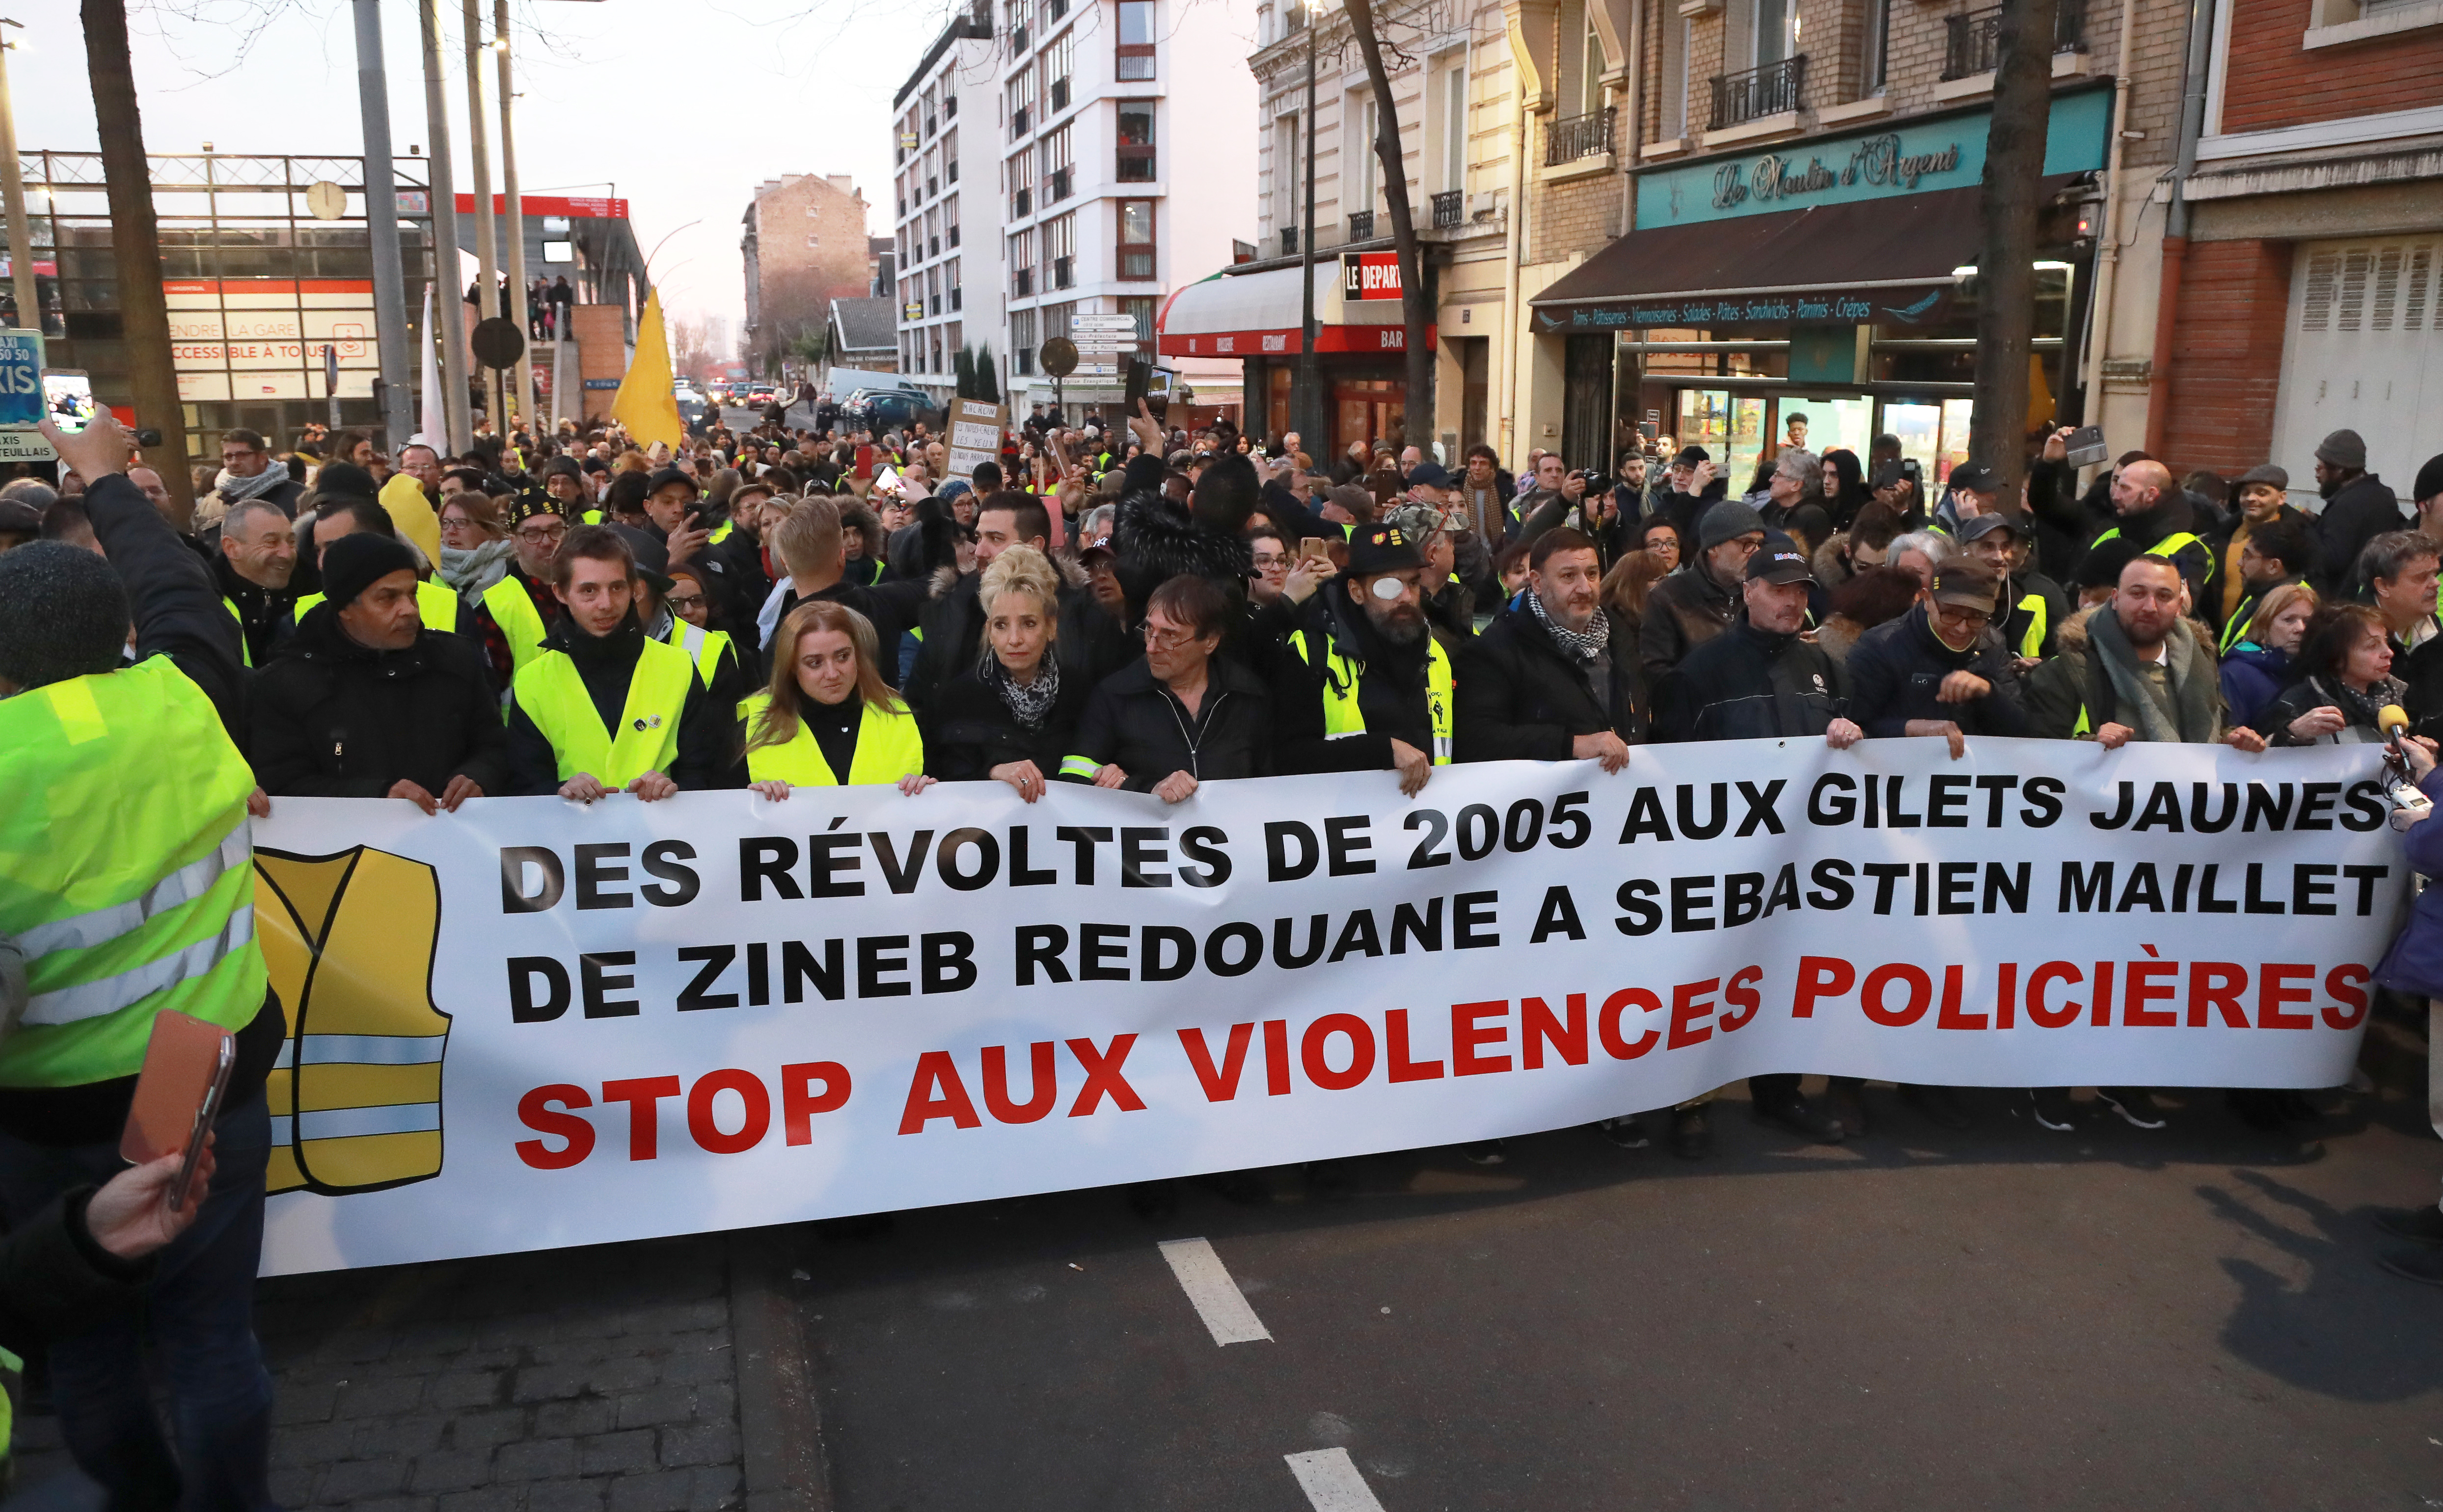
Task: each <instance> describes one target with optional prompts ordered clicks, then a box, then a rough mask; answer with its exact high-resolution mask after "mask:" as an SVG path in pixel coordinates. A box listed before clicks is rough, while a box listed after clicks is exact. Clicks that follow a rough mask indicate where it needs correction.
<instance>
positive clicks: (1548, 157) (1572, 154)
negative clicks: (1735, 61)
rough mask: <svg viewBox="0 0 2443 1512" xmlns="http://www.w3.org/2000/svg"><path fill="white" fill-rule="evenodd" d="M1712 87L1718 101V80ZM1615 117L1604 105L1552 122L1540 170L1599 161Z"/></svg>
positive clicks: (1616, 112)
mask: <svg viewBox="0 0 2443 1512" xmlns="http://www.w3.org/2000/svg"><path fill="white" fill-rule="evenodd" d="M1714 87H1715V90H1716V93H1715V97H1714V98H1715V99H1716V100H1717V101H1719V100H1720V99H1721V95H1720V89H1721V83H1720V82H1719V81H1718V80H1717V81H1716V82H1715V85H1714ZM1714 108H1715V110H1716V112H1717V113H1718V112H1719V111H1720V109H1721V106H1720V105H1719V104H1718V103H1717V104H1716V106H1715V107H1714ZM1619 114H1620V112H1619V110H1618V108H1617V107H1614V106H1611V105H1606V106H1605V107H1604V108H1603V109H1601V110H1599V111H1591V112H1589V113H1588V114H1586V115H1583V116H1571V117H1570V118H1569V119H1568V120H1555V121H1553V122H1552V124H1551V125H1549V126H1547V127H1545V128H1544V166H1545V167H1547V168H1552V167H1557V166H1558V165H1560V164H1562V163H1573V162H1576V161H1577V160H1578V159H1579V158H1581V157H1602V156H1604V155H1605V154H1606V153H1608V152H1610V151H1611V133H1612V124H1613V121H1614V120H1615V119H1616V118H1617V117H1618V116H1619Z"/></svg>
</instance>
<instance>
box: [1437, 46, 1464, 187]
mask: <svg viewBox="0 0 2443 1512" xmlns="http://www.w3.org/2000/svg"><path fill="white" fill-rule="evenodd" d="M1465 56H1466V55H1465V54H1461V55H1460V61H1459V62H1457V63H1454V64H1452V65H1451V66H1450V67H1449V69H1448V70H1446V71H1445V72H1444V73H1443V74H1442V188H1443V189H1444V190H1460V189H1465V188H1466V187H1467V64H1466V61H1465Z"/></svg>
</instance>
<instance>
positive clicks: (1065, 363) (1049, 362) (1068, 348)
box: [1035, 336, 1077, 378]
mask: <svg viewBox="0 0 2443 1512" xmlns="http://www.w3.org/2000/svg"><path fill="white" fill-rule="evenodd" d="M1035 358H1036V361H1037V362H1038V364H1040V365H1041V367H1042V369H1043V371H1044V373H1045V374H1046V375H1048V376H1050V377H1052V378H1067V377H1068V376H1069V375H1070V374H1072V373H1075V372H1076V371H1077V343H1076V342H1075V341H1071V340H1069V338H1067V337H1065V336H1056V337H1054V338H1053V339H1052V340H1050V341H1046V342H1044V343H1043V350H1042V351H1040V352H1038V353H1037V354H1036V355H1035Z"/></svg>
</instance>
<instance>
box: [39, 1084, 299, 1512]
mask: <svg viewBox="0 0 2443 1512" xmlns="http://www.w3.org/2000/svg"><path fill="white" fill-rule="evenodd" d="M212 1153H213V1157H214V1160H215V1162H216V1166H215V1169H214V1171H213V1172H212V1185H211V1191H210V1192H209V1193H208V1194H207V1195H206V1196H205V1198H204V1203H203V1208H202V1210H201V1211H200V1212H198V1213H197V1214H196V1216H195V1224H194V1226H193V1227H192V1228H190V1229H188V1230H187V1231H186V1232H185V1233H183V1234H181V1235H179V1236H178V1238H177V1240H176V1242H175V1243H174V1244H172V1245H170V1246H169V1247H168V1248H167V1249H164V1250H162V1251H161V1253H160V1255H159V1257H158V1260H157V1267H158V1268H157V1269H156V1271H155V1273H154V1278H153V1282H152V1284H151V1285H150V1286H149V1287H147V1288H146V1291H145V1297H144V1300H143V1302H142V1304H141V1305H140V1306H138V1307H137V1308H134V1309H131V1310H130V1311H128V1312H125V1313H122V1314H120V1315H119V1316H118V1317H117V1318H111V1319H110V1320H108V1321H106V1322H104V1323H102V1324H101V1326H99V1327H96V1328H93V1329H90V1330H88V1331H87V1332H85V1333H83V1334H80V1335H77V1336H76V1337H72V1338H62V1339H54V1340H52V1341H51V1342H50V1344H49V1346H48V1348H47V1349H46V1352H45V1353H46V1355H48V1357H49V1360H50V1367H51V1395H52V1398H53V1400H54V1401H55V1402H56V1403H57V1404H58V1408H59V1415H60V1429H61V1432H62V1435H63V1437H64V1439H65V1440H66V1442H67V1447H68V1452H69V1453H70V1454H72V1455H73V1456H74V1457H75V1459H76V1463H77V1465H78V1467H79V1468H81V1469H83V1471H84V1473H85V1474H87V1475H89V1476H91V1477H93V1479H94V1480H96V1481H98V1482H100V1483H101V1485H102V1486H103V1488H104V1489H106V1490H107V1491H108V1492H109V1493H110V1503H109V1504H110V1512H171V1509H176V1512H276V1508H275V1504H274V1503H273V1502H272V1500H271V1486H270V1454H271V1374H270V1373H269V1372H268V1371H266V1370H265V1369H264V1365H263V1351H262V1349H261V1347H260V1346H259V1345H257V1344H256V1342H255V1337H254V1280H255V1271H256V1268H257V1266H258V1263H259V1262H260V1260H261V1257H262V1253H263V1195H264V1194H263V1180H264V1166H265V1164H266V1161H267V1160H268V1159H269V1157H270V1153H271V1116H270V1112H269V1110H268V1108H266V1105H265V1103H264V1099H263V1098H262V1097H260V1096H257V1097H252V1098H250V1099H248V1102H247V1105H246V1106H244V1107H242V1108H236V1109H232V1110H230V1111H229V1112H227V1113H224V1114H223V1115H222V1116H221V1119H220V1122H219V1123H218V1124H216V1125H214V1127H213V1139H212ZM124 1169H126V1163H125V1162H124V1161H122V1160H120V1159H119V1148H118V1145H117V1144H116V1142H113V1143H111V1144H107V1145H80V1146H74V1147H71V1148H67V1149H56V1150H55V1149H48V1148H46V1147H44V1146H41V1145H32V1144H28V1143H26V1142H25V1141H23V1140H20V1139H16V1138H14V1137H12V1136H10V1135H9V1134H0V1209H5V1211H6V1213H7V1214H8V1216H9V1219H10V1221H11V1222H12V1223H13V1222H19V1221H22V1220H24V1219H25V1218H28V1217H30V1216H31V1215H33V1214H34V1213H36V1212H39V1211H40V1210H41V1209H42V1208H43V1206H44V1205H45V1204H46V1203H47V1202H49V1201H50V1200H51V1199H52V1198H53V1197H55V1196H57V1195H59V1194H60V1193H61V1192H64V1191H67V1190H70V1189H74V1188H77V1187H81V1186H85V1185H88V1184H99V1183H101V1182H104V1181H107V1180H109V1179H110V1178H111V1177H112V1176H113V1175H115V1174H117V1173H118V1172H119V1171H122V1170H124ZM148 1343H149V1344H150V1345H151V1346H152V1348H153V1350H154V1351H155V1353H156V1355H157V1356H158V1359H159V1362H160V1369H161V1374H162V1377H163V1379H164V1381H165V1382H166V1384H167V1385H168V1387H169V1395H170V1408H171V1419H172V1426H173V1429H174V1436H175V1439H176V1444H177V1447H176V1452H175V1454H173V1452H172V1449H171V1445H170V1439H169V1437H168V1436H165V1434H164V1432H163V1425H162V1422H161V1418H160V1414H159V1413H158V1412H156V1411H155V1410H154V1405H153V1397H152V1392H151V1390H150V1385H149V1380H148V1376H147V1374H146V1368H145V1349H146V1346H147V1344H148Z"/></svg>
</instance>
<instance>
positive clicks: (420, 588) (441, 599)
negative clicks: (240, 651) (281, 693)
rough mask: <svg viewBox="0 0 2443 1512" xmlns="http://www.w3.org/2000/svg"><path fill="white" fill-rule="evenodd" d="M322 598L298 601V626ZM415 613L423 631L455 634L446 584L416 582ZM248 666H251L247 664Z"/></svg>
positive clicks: (452, 598)
mask: <svg viewBox="0 0 2443 1512" xmlns="http://www.w3.org/2000/svg"><path fill="white" fill-rule="evenodd" d="M503 581H507V580H505V579H504V580H503ZM323 598H324V596H323V595H321V594H319V593H309V594H307V595H306V596H305V597H304V598H303V599H298V600H297V622H298V623H300V624H303V623H304V622H305V611H306V610H308V609H311V608H313V607H314V606H315V605H316V604H318V603H321V601H322V600H323ZM415 611H416V613H417V615H419V616H420V617H421V618H423V620H424V628H425V629H427V630H438V631H440V632H442V633H443V634H444V635H453V634H455V633H456V632H457V629H458V595H457V593H456V592H455V591H454V590H453V589H451V588H450V585H449V584H448V583H446V582H431V581H417V583H416V585H415ZM235 613H237V606H236V605H235V604H231V605H230V614H235ZM248 665H252V664H251V663H249V664H248Z"/></svg>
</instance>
